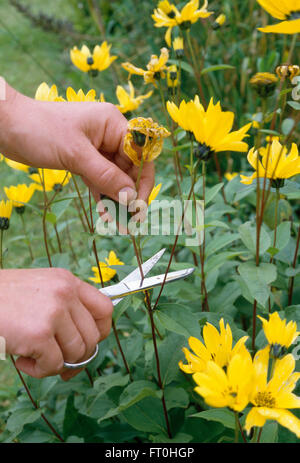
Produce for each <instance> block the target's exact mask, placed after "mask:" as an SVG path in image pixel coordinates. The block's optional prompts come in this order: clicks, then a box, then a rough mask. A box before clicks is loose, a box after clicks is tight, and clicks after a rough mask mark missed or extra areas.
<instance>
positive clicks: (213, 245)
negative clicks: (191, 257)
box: [205, 233, 240, 258]
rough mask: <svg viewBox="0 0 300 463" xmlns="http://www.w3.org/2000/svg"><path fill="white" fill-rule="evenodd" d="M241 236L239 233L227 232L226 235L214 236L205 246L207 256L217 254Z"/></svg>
mask: <svg viewBox="0 0 300 463" xmlns="http://www.w3.org/2000/svg"><path fill="white" fill-rule="evenodd" d="M239 238H240V236H239V234H238V233H225V234H224V235H221V236H218V237H213V238H212V240H211V241H210V243H208V244H207V246H205V257H206V258H207V257H209V256H210V255H211V254H215V253H216V252H217V251H219V250H220V249H222V248H224V247H225V246H228V245H229V244H231V243H232V242H233V241H236V240H238V239H239Z"/></svg>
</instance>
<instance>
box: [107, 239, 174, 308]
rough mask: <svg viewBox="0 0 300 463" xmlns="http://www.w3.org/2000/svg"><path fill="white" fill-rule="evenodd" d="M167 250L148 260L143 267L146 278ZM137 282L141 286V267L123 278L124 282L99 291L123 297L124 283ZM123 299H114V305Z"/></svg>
mask: <svg viewBox="0 0 300 463" xmlns="http://www.w3.org/2000/svg"><path fill="white" fill-rule="evenodd" d="M165 250H166V248H163V249H161V250H160V251H158V252H157V253H156V254H154V256H152V257H150V259H148V260H146V262H144V263H143V264H142V266H141V267H142V269H143V274H144V276H146V275H147V273H149V272H150V270H151V269H152V268H153V267H154V265H155V264H157V262H158V261H159V259H160V258H161V257H162V256H163V254H164V252H165ZM137 280H139V284H141V282H142V279H141V272H140V268H139V267H137V268H136V269H135V270H133V272H131V273H129V274H128V275H127V276H126V277H125V278H123V280H122V281H120V283H117V284H116V285H112V286H106V287H105V288H101V289H100V290H99V291H101V293H103V294H105V295H106V296H108V297H111V296H110V294H111V293H112V292H113V293H114V294H116V293H117V294H120V295H121V292H122V291H123V289H124V288H123V287H122V286H121V285H122V283H128V282H130V281H137ZM119 288H120V289H119ZM122 299H123V297H121V298H119V299H114V300H113V305H114V306H115V305H117V304H118V303H119V302H121V300H122Z"/></svg>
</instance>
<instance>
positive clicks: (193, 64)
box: [186, 29, 206, 105]
mask: <svg viewBox="0 0 300 463" xmlns="http://www.w3.org/2000/svg"><path fill="white" fill-rule="evenodd" d="M186 37H187V43H188V47H189V51H190V54H191V63H192V68H193V70H194V74H195V79H196V82H197V86H198V90H199V93H200V98H201V103H202V104H204V105H206V99H205V96H204V92H203V88H202V84H201V77H200V74H199V71H198V69H197V61H196V57H195V53H194V49H193V45H192V40H191V33H190V29H188V30H187V31H186Z"/></svg>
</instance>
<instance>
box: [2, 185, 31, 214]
mask: <svg viewBox="0 0 300 463" xmlns="http://www.w3.org/2000/svg"><path fill="white" fill-rule="evenodd" d="M35 190H36V184H34V183H31V184H30V185H29V186H28V185H25V184H22V185H17V186H13V185H12V186H10V187H9V188H8V187H4V191H5V194H6V196H7V198H8V199H10V200H11V201H12V204H13V207H15V208H17V209H19V208H22V209H23V208H24V206H25V205H26V204H27V203H28V202H29V201H30V200H31V198H32V196H33V193H34V192H35Z"/></svg>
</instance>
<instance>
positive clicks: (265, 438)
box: [259, 421, 278, 444]
mask: <svg viewBox="0 0 300 463" xmlns="http://www.w3.org/2000/svg"><path fill="white" fill-rule="evenodd" d="M277 441H278V423H276V422H268V421H267V422H266V424H265V425H264V427H263V429H262V433H261V436H260V441H259V442H260V443H263V444H273V443H274V442H277Z"/></svg>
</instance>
